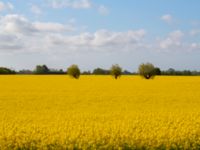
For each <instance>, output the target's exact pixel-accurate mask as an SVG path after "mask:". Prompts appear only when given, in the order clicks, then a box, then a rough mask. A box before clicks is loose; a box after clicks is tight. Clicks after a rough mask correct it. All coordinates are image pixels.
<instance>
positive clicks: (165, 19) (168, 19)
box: [161, 14, 173, 23]
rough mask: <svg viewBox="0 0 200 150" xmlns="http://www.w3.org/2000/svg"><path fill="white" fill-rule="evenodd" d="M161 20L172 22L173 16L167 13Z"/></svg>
mask: <svg viewBox="0 0 200 150" xmlns="http://www.w3.org/2000/svg"><path fill="white" fill-rule="evenodd" d="M161 20H163V21H164V22H166V23H172V21H173V17H172V16H171V15H170V14H166V15H163V16H162V17H161Z"/></svg>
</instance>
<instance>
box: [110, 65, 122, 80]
mask: <svg viewBox="0 0 200 150" xmlns="http://www.w3.org/2000/svg"><path fill="white" fill-rule="evenodd" d="M110 74H111V75H112V76H114V77H115V79H117V78H118V77H119V76H121V74H122V68H121V67H120V66H119V65H118V64H116V65H112V67H111V68H110Z"/></svg>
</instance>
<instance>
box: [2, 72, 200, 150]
mask: <svg viewBox="0 0 200 150" xmlns="http://www.w3.org/2000/svg"><path fill="white" fill-rule="evenodd" d="M0 83H1V86H0V149H44V150H45V149H61V150H62V149H200V77H165V76H163V77H156V78H155V79H154V80H145V79H142V78H141V77H138V76H122V77H121V78H120V79H119V80H115V79H113V78H112V77H110V76H81V77H80V79H79V80H75V79H72V78H70V77H68V76H67V75H63V76H34V75H27V76H20V75H19V76H0Z"/></svg>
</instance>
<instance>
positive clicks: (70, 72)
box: [67, 65, 81, 79]
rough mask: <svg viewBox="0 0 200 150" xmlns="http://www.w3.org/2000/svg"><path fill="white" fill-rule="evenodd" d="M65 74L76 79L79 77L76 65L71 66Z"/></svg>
mask: <svg viewBox="0 0 200 150" xmlns="http://www.w3.org/2000/svg"><path fill="white" fill-rule="evenodd" d="M67 73H68V75H69V76H71V77H73V78H75V79H78V78H79V76H80V73H81V72H80V69H79V68H78V66H77V65H71V66H70V67H69V68H68V69H67Z"/></svg>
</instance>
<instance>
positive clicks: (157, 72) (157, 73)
mask: <svg viewBox="0 0 200 150" xmlns="http://www.w3.org/2000/svg"><path fill="white" fill-rule="evenodd" d="M154 73H155V75H161V70H160V68H158V67H156V68H154Z"/></svg>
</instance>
